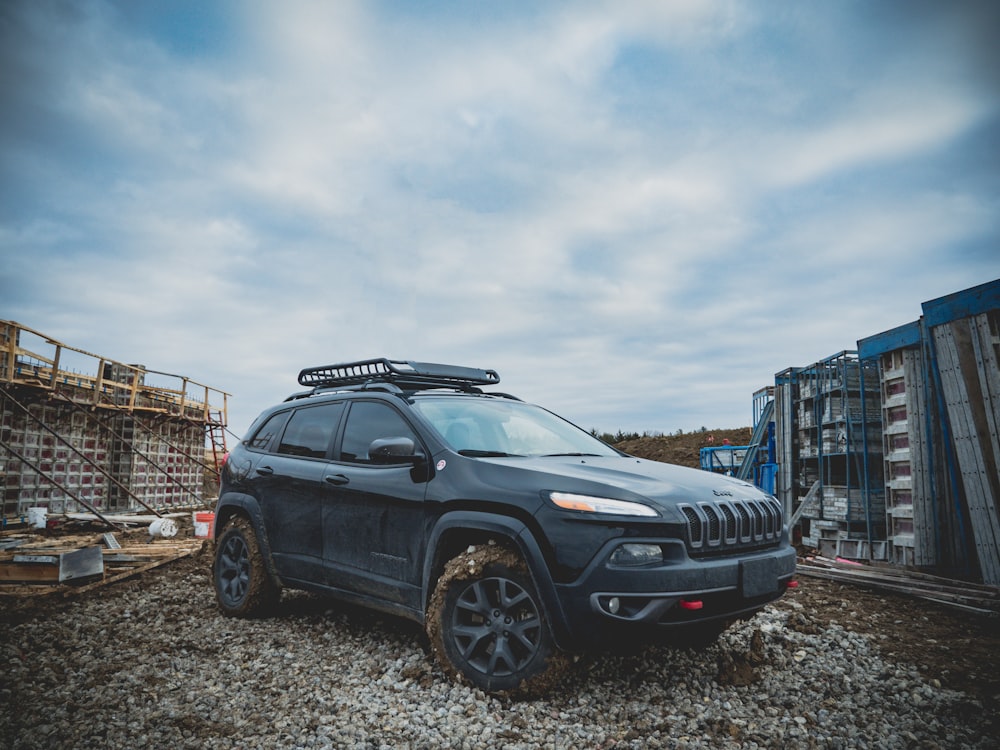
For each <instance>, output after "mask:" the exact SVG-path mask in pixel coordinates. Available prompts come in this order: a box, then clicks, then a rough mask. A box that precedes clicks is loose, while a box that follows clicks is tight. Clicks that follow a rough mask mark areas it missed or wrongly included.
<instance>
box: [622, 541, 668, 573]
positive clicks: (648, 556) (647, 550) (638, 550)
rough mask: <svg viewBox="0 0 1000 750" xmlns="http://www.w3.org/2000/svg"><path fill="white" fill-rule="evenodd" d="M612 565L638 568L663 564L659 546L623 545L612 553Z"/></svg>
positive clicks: (661, 551)
mask: <svg viewBox="0 0 1000 750" xmlns="http://www.w3.org/2000/svg"><path fill="white" fill-rule="evenodd" d="M610 562H611V564H612V565H623V566H629V567H631V566H636V565H649V564H651V563H660V562H663V550H661V549H660V545H658V544H621V545H619V546H618V547H616V548H615V551H614V552H612V553H611V558H610Z"/></svg>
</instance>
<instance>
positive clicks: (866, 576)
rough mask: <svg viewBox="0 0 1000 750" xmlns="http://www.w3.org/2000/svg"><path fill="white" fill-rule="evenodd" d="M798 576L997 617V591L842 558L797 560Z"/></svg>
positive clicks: (999, 610)
mask: <svg viewBox="0 0 1000 750" xmlns="http://www.w3.org/2000/svg"><path fill="white" fill-rule="evenodd" d="M796 572H797V573H798V574H799V575H804V576H812V577H814V578H825V579H827V580H831V581H838V582H841V583H850V584H854V585H857V586H864V587H866V588H870V589H875V590H878V591H890V592H893V593H896V594H903V595H904V596H912V597H915V598H918V599H925V600H927V601H931V602H935V603H936V604H941V605H943V606H946V607H951V608H953V609H958V610H962V611H965V612H970V613H973V614H977V615H984V616H987V617H1000V588H998V587H997V586H987V585H983V584H978V583H970V582H968V581H959V580H955V579H952V578H942V577H941V576H934V575H929V574H927V573H921V572H919V571H915V570H910V569H905V568H900V567H898V566H892V565H887V564H884V563H883V564H864V563H859V562H855V561H853V560H844V559H841V558H837V559H831V558H828V557H822V556H815V557H806V558H800V559H799V562H798V564H797V566H796Z"/></svg>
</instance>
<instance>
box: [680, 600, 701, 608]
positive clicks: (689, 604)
mask: <svg viewBox="0 0 1000 750" xmlns="http://www.w3.org/2000/svg"><path fill="white" fill-rule="evenodd" d="M704 606H705V605H704V604H702V603H701V600H700V599H681V609H701V608H702V607H704Z"/></svg>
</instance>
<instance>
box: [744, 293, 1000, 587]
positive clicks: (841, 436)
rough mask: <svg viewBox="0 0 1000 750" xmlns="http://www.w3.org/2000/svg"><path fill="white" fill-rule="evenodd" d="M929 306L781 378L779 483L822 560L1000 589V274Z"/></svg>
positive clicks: (776, 418)
mask: <svg viewBox="0 0 1000 750" xmlns="http://www.w3.org/2000/svg"><path fill="white" fill-rule="evenodd" d="M923 313H924V315H923V316H922V317H921V318H920V320H918V321H915V322H913V323H910V324H907V325H904V326H900V327H898V328H894V329H892V330H890V331H885V332H884V333H880V334H877V335H875V336H871V337H868V338H866V339H861V340H860V341H858V342H857V343H858V349H857V351H843V352H840V353H839V354H836V355H833V356H832V357H828V358H827V359H824V360H822V361H820V362H816V363H815V364H812V365H809V366H807V367H797V368H796V367H793V368H789V369H786V370H783V371H781V372H779V373H777V374H776V375H775V381H774V387H773V389H772V391H771V393H772V394H773V407H772V410H771V412H770V415H772V416H773V423H772V426H773V428H774V441H773V456H774V460H775V461H776V464H777V465H776V467H775V471H776V475H775V478H774V484H773V492H774V494H775V495H776V496H777V497H778V499H779V500H781V502H782V504H783V506H784V509H785V517H786V518H788V519H789V525H790V526H791V527H792V528H793V531H794V532H795V533H796V534H798V539H799V540H800V541H801V542H802V544H803V545H805V546H809V547H813V548H816V549H818V550H819V552H820V554H821V555H823V556H826V557H841V558H848V559H852V560H873V561H885V562H888V563H890V564H894V565H899V566H905V567H915V568H921V569H925V570H928V571H933V572H935V573H939V574H943V575H949V576H954V577H958V578H962V579H965V580H977V581H981V582H983V583H985V584H988V585H993V586H997V585H1000V431H998V427H1000V367H998V362H1000V280H997V281H993V282H989V283H987V284H982V285H980V286H977V287H973V288H971V289H967V290H965V291H962V292H957V293H955V294H952V295H948V296H946V297H941V298H939V299H935V300H931V301H929V302H925V303H924V304H923ZM759 393H763V391H761V392H759ZM756 402H757V394H755V417H756V414H757V412H758V407H757V403H756ZM762 413H763V412H762ZM754 434H755V436H756V435H763V434H764V432H763V430H762V429H760V426H759V425H755V431H754ZM761 440H762V439H761V438H755V442H756V443H757V444H758V445H762V442H761ZM757 484H758V485H759V486H763V485H762V483H761V482H760V481H757Z"/></svg>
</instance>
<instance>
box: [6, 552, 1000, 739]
mask: <svg viewBox="0 0 1000 750" xmlns="http://www.w3.org/2000/svg"><path fill="white" fill-rule="evenodd" d="M208 565H209V561H208V559H207V556H202V557H200V558H198V559H196V560H189V561H181V562H176V563H172V564H171V565H170V566H168V567H167V568H165V569H163V570H161V571H160V572H158V573H153V574H146V575H145V576H144V577H143V578H141V579H138V580H137V581H133V582H130V583H124V584H119V585H115V586H109V587H106V588H104V589H101V590H98V591H96V592H91V593H90V594H87V595H84V596H81V597H79V598H76V599H70V600H50V601H46V602H45V603H44V604H38V603H35V604H27V605H26V604H22V603H12V602H10V601H9V600H8V601H6V602H4V604H3V607H4V614H3V618H2V624H0V659H2V669H0V745H2V746H4V747H8V748H13V749H19V748H45V749H46V750H49V749H51V748H109V747H123V748H124V747H130V748H141V747H144V746H155V747H171V748H202V747H211V748H267V749H268V750H270V749H271V748H342V747H346V748H383V747H384V748H397V747H413V748H438V747H448V748H481V747H490V748H510V749H512V750H513V749H515V748H611V747H616V748H656V747H665V748H756V747H768V748H770V747H817V748H893V747H899V748H913V747H919V748H935V747H942V748H949V749H950V748H962V747H970V748H978V747H982V748H987V747H990V748H992V747H995V746H996V741H997V739H996V737H995V736H990V723H989V722H990V721H991V720H995V718H996V717H989V716H986V715H984V709H983V706H982V705H981V704H980V703H978V702H977V701H976V700H974V699H972V698H971V697H969V696H967V695H965V694H963V693H956V692H953V691H949V690H946V689H942V688H941V687H940V685H938V684H934V682H930V683H929V682H926V681H924V680H923V679H922V678H921V677H920V675H919V674H918V672H917V671H916V669H915V668H913V667H911V666H909V665H906V664H890V663H887V662H885V661H883V660H882V658H881V657H879V656H878V653H877V651H876V650H875V649H874V648H873V647H872V646H871V644H870V643H869V642H868V640H867V639H866V637H864V636H862V635H859V634H856V633H852V632H850V631H847V630H844V629H843V628H841V627H839V626H837V625H831V626H829V627H826V628H817V627H816V624H815V623H814V622H813V621H811V620H810V618H809V616H808V613H807V612H805V611H803V609H802V608H801V607H800V606H798V605H797V603H796V602H795V601H794V599H791V600H789V599H787V598H786V600H785V601H784V603H783V604H781V606H780V607H777V606H774V607H771V608H769V609H767V610H765V611H764V612H762V613H760V614H758V615H757V616H756V617H755V618H754V619H753V620H751V621H749V622H744V623H740V624H739V625H737V626H735V627H734V628H732V629H731V630H730V631H728V632H727V633H726V634H724V635H723V637H722V639H721V640H720V642H719V643H718V644H717V645H715V646H713V647H711V648H710V649H708V650H707V651H704V652H701V653H695V652H690V651H676V650H671V649H666V648H660V647H653V648H649V649H647V650H645V651H642V652H641V653H632V654H627V655H621V654H618V655H602V656H598V657H593V658H588V659H585V660H582V661H581V662H580V663H578V664H577V665H576V667H575V669H574V670H573V671H572V672H571V674H570V675H568V676H567V677H566V678H565V680H564V682H563V683H562V684H561V685H560V686H559V687H558V689H557V690H555V691H554V692H553V693H552V695H551V696H550V697H548V698H546V699H544V700H534V701H525V702H510V701H506V700H501V699H497V698H494V697H489V696H486V695H484V694H483V693H481V692H479V691H478V690H473V689H470V688H467V687H465V686H461V685H456V684H454V683H452V682H449V681H448V680H447V679H446V678H445V676H444V674H443V673H442V671H441V670H440V669H439V668H438V666H437V665H436V664H435V663H433V661H432V659H431V657H429V656H428V654H427V652H426V643H425V640H424V638H423V635H422V633H421V631H420V629H419V627H417V626H415V625H412V624H410V623H407V622H404V621H400V620H396V619H394V618H391V617H386V616H381V615H378V614H373V613H370V612H367V611H365V610H360V609H356V608H353V607H347V606H345V605H343V604H340V603H337V602H333V601H331V600H328V599H323V598H320V597H314V596H310V595H305V594H298V593H286V594H285V597H284V598H283V600H282V604H281V607H280V610H279V611H278V613H277V614H276V616H275V617H273V618H270V619H264V620H252V621H240V620H231V619H226V618H223V617H221V616H220V615H219V614H218V612H217V610H216V608H215V602H214V598H213V595H212V592H211V588H210V584H209V578H208V570H207V569H208ZM793 596H794V595H793Z"/></svg>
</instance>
